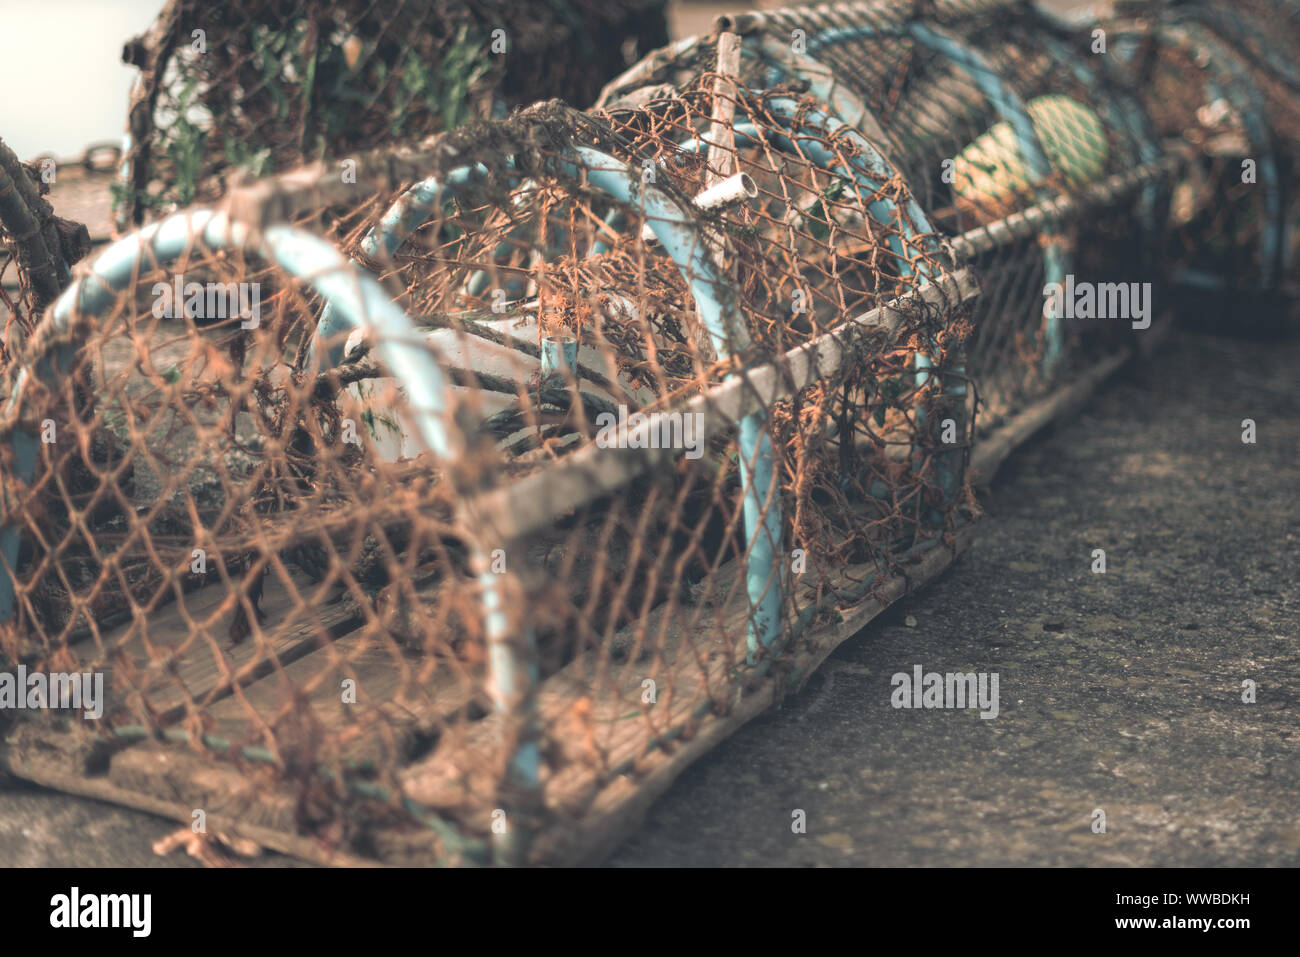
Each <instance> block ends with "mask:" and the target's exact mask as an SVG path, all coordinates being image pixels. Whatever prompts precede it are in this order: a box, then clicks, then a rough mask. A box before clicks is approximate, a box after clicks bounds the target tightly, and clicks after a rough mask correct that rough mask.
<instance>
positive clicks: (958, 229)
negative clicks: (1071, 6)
mask: <svg viewBox="0 0 1300 957" xmlns="http://www.w3.org/2000/svg"><path fill="white" fill-rule="evenodd" d="M719 26H720V27H721V28H724V29H730V30H735V31H737V32H739V33H741V34H742V38H743V46H742V60H741V69H740V73H741V76H742V78H743V79H744V81H745V82H746V83H748V84H750V85H751V86H756V87H762V86H767V87H771V86H775V85H778V84H787V85H789V84H795V85H796V87H797V88H801V89H803V90H805V91H806V95H807V96H809V97H811V98H815V99H817V100H818V101H819V102H822V103H825V104H827V109H830V110H832V111H833V112H835V114H836V115H837V116H840V117H842V118H843V117H847V118H849V121H850V122H852V123H854V124H855V125H856V126H857V127H858V128H859V129H860V130H861V131H862V132H863V134H864V136H865V137H866V138H867V139H868V140H870V141H872V142H873V143H875V144H877V145H878V147H879V149H880V151H881V152H882V154H884V155H885V156H886V157H887V158H888V160H889V162H890V163H891V165H892V166H893V168H894V169H896V170H897V171H898V173H899V176H900V178H901V180H902V181H903V182H904V183H906V184H907V186H908V188H909V189H910V190H911V191H912V193H913V194H914V195H915V197H916V199H917V202H918V204H919V206H920V207H921V209H922V210H923V211H924V213H925V216H926V218H927V221H928V222H929V223H930V224H931V226H932V228H933V229H934V230H935V231H936V232H937V233H939V234H940V235H941V236H943V237H944V238H945V239H946V240H947V241H948V242H950V243H951V246H952V248H953V249H954V251H955V252H956V253H957V255H958V256H960V257H962V258H963V259H964V260H965V261H967V262H968V263H969V264H970V266H971V267H972V268H973V271H974V272H975V273H976V274H978V275H979V276H980V279H981V286H982V295H981V296H980V297H979V298H978V300H977V301H976V302H975V303H973V307H972V314H971V326H972V331H971V334H970V339H969V342H968V343H967V347H966V352H967V365H966V371H967V372H968V373H969V374H970V375H971V376H972V377H973V378H974V380H975V382H976V384H977V387H978V391H979V399H980V405H981V413H982V414H981V416H980V428H981V429H983V430H985V431H986V432H987V431H990V430H993V429H995V428H997V427H998V425H999V424H1001V423H1004V422H1006V421H1007V420H1008V418H1009V417H1010V416H1011V415H1012V414H1014V413H1015V412H1017V411H1019V410H1021V409H1023V408H1025V407H1026V406H1027V404H1029V403H1032V402H1034V401H1036V400H1038V399H1041V398H1042V397H1044V396H1045V395H1046V394H1047V393H1048V392H1049V391H1050V390H1051V389H1052V388H1053V387H1054V385H1055V384H1056V383H1057V382H1059V381H1062V380H1063V377H1068V376H1070V375H1072V374H1074V373H1077V372H1080V371H1082V370H1084V369H1089V368H1093V367H1094V366H1095V365H1096V363H1097V362H1099V361H1102V360H1104V359H1107V358H1108V357H1111V356H1113V355H1115V354H1117V352H1120V351H1122V350H1124V349H1126V348H1127V347H1128V346H1129V345H1130V344H1131V342H1132V339H1133V336H1134V334H1135V329H1137V328H1139V327H1142V328H1145V327H1146V326H1149V324H1150V320H1151V318H1152V317H1151V315H1150V313H1151V311H1152V309H1153V308H1154V305H1153V304H1154V303H1158V301H1159V297H1160V294H1161V292H1162V291H1163V289H1164V283H1163V272H1162V270H1161V268H1160V266H1159V257H1158V255H1157V254H1158V252H1159V250H1160V247H1161V243H1162V240H1161V238H1160V237H1161V235H1162V234H1161V231H1160V230H1161V227H1162V226H1163V220H1164V216H1165V212H1164V210H1165V206H1166V205H1167V197H1168V190H1167V188H1165V187H1164V186H1163V184H1164V182H1165V180H1166V179H1167V173H1168V169H1169V165H1168V161H1167V158H1166V157H1165V155H1164V153H1163V152H1162V150H1161V148H1160V143H1159V139H1158V136H1157V132H1156V128H1155V125H1154V123H1153V122H1152V121H1151V119H1150V117H1149V116H1148V115H1147V113H1146V110H1145V107H1144V105H1143V103H1142V102H1141V101H1140V100H1139V99H1138V98H1137V97H1136V96H1135V95H1134V93H1133V92H1132V90H1131V89H1130V87H1129V86H1128V85H1127V79H1126V77H1125V75H1124V74H1123V72H1122V71H1121V70H1120V69H1119V68H1118V67H1117V66H1116V65H1115V64H1114V63H1113V62H1112V61H1111V60H1110V59H1107V58H1106V57H1104V56H1093V55H1091V54H1090V53H1089V52H1088V50H1089V47H1088V44H1089V43H1090V42H1091V37H1090V35H1089V34H1088V33H1087V32H1085V31H1082V30H1069V29H1066V28H1065V27H1062V26H1061V25H1059V24H1057V23H1055V22H1053V21H1049V20H1048V19H1046V18H1045V17H1043V16H1042V15H1040V14H1038V13H1036V12H1035V11H1034V10H1033V9H1032V8H1028V7H1026V6H1024V5H1016V4H999V3H974V2H967V3H946V4H937V5H934V6H933V8H932V9H930V10H928V11H927V13H926V14H925V15H924V16H917V15H916V14H915V12H914V11H912V10H911V9H910V8H908V7H906V6H905V5H891V4H851V5H844V4H841V5H835V6H830V5H826V6H811V7H794V8H789V9H784V10H776V11H760V12H755V13H751V14H737V15H731V16H727V17H723V18H720V19H719ZM715 59H716V42H711V41H703V40H701V41H683V42H682V43H679V44H677V45H675V46H674V47H671V48H669V49H667V50H665V51H662V52H661V53H659V54H656V55H654V56H652V57H650V58H649V59H648V60H647V61H646V62H645V64H643V65H639V66H637V67H633V68H632V69H631V70H629V71H628V73H626V74H624V76H623V77H620V78H619V79H618V80H615V81H614V82H612V83H611V84H610V85H609V86H608V87H607V88H606V91H605V93H604V94H603V96H602V100H601V103H602V104H604V105H606V106H614V105H618V104H620V103H634V102H636V101H637V100H638V99H639V98H641V97H644V96H646V95H653V94H654V92H655V91H656V90H658V89H660V88H661V87H662V86H663V84H665V83H669V84H673V85H676V86H677V87H680V86H682V85H683V84H684V83H687V82H689V77H691V76H700V75H704V74H707V72H708V71H709V70H710V69H711V68H712V67H711V63H712V62H713V61H714V60H715ZM638 86H639V87H640V91H639V92H638ZM1085 212H1086V215H1085ZM1090 287H1091V288H1093V289H1094V293H1090V294H1089V295H1095V290H1096V289H1100V290H1101V298H1102V299H1103V303H1102V308H1101V309H1096V308H1094V307H1091V306H1089V307H1088V308H1085V309H1080V310H1075V309H1074V299H1075V297H1074V296H1073V295H1071V293H1072V291H1073V290H1075V289H1076V288H1077V289H1085V288H1090ZM1134 290H1136V291H1137V297H1138V298H1137V300H1136V301H1133V299H1134V297H1132V296H1130V293H1133V292H1134ZM1067 298H1069V299H1070V302H1069V304H1066V303H1065V300H1066V299H1067ZM1093 301H1095V299H1094V300H1093ZM1107 307H1112V308H1107ZM1053 309H1055V310H1056V312H1057V313H1059V314H1054V313H1053V311H1052V310H1053ZM1076 311H1077V312H1078V313H1080V314H1079V315H1076ZM1094 318H1095V319H1096V320H1097V321H1091V320H1093V319H1094Z"/></svg>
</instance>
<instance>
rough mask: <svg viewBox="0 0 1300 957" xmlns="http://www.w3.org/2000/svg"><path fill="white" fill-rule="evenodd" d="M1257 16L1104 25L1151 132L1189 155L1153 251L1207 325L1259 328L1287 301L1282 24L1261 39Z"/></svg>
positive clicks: (1288, 151) (1222, 13)
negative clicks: (1161, 239) (1163, 235)
mask: <svg viewBox="0 0 1300 957" xmlns="http://www.w3.org/2000/svg"><path fill="white" fill-rule="evenodd" d="M1279 7H1280V5H1279ZM1263 12H1264V5H1262V4H1261V5H1255V6H1254V7H1252V8H1249V9H1247V10H1241V11H1238V10H1237V9H1235V8H1234V7H1230V6H1229V5H1224V4H1188V5H1187V6H1186V7H1185V8H1184V7H1179V8H1175V9H1172V10H1170V11H1169V13H1168V14H1166V15H1164V16H1162V17H1160V18H1158V19H1153V20H1146V19H1144V20H1133V21H1127V20H1121V21H1118V22H1117V23H1115V24H1114V25H1113V27H1112V28H1111V30H1110V36H1111V43H1112V45H1113V49H1114V51H1115V53H1116V59H1117V60H1118V62H1119V63H1120V64H1121V66H1122V67H1123V69H1124V70H1125V71H1126V73H1127V74H1128V76H1129V82H1130V83H1131V84H1132V86H1133V88H1134V89H1135V90H1136V91H1137V92H1138V93H1139V94H1140V95H1141V96H1142V97H1143V99H1144V101H1145V102H1146V104H1147V109H1148V112H1149V113H1150V115H1151V116H1152V117H1153V118H1154V119H1155V121H1156V123H1157V128H1158V131H1159V133H1160V134H1161V136H1162V137H1164V138H1166V139H1167V140H1169V141H1172V142H1177V143H1179V144H1181V145H1182V146H1183V147H1184V148H1185V149H1187V150H1188V152H1189V162H1188V165H1187V168H1186V170H1185V172H1184V175H1183V176H1182V177H1181V178H1180V179H1179V180H1178V181H1177V182H1176V183H1175V185H1174V190H1173V194H1172V197H1171V205H1170V210H1169V227H1170V228H1169V229H1168V230H1167V236H1168V240H1167V247H1166V251H1165V252H1164V256H1165V259H1166V260H1167V262H1168V264H1169V268H1170V270H1171V280H1172V282H1173V283H1174V288H1175V291H1176V292H1177V294H1178V295H1179V296H1180V297H1181V298H1182V300H1183V301H1184V302H1185V303H1186V304H1188V305H1189V306H1190V305H1191V304H1192V303H1195V304H1196V306H1195V309H1194V310H1193V309H1190V308H1189V309H1188V311H1189V312H1194V313H1195V314H1198V315H1201V316H1212V317H1214V319H1213V324H1214V325H1216V326H1221V325H1222V324H1223V323H1224V322H1227V323H1229V324H1231V325H1232V326H1233V327H1236V328H1247V329H1249V328H1263V327H1268V326H1271V325H1273V324H1274V323H1275V322H1276V321H1277V320H1278V319H1279V318H1281V316H1282V315H1283V314H1284V313H1285V312H1286V311H1287V310H1288V309H1289V308H1290V306H1289V305H1288V304H1287V302H1286V301H1284V300H1283V298H1282V297H1283V293H1282V289H1283V286H1284V285H1285V284H1286V283H1287V281H1288V280H1287V277H1288V274H1289V271H1290V270H1292V269H1293V265H1292V264H1293V263H1294V261H1295V256H1294V254H1295V250H1294V237H1293V236H1292V235H1291V233H1292V230H1291V229H1290V225H1289V224H1290V222H1291V221H1292V220H1293V218H1294V212H1295V209H1296V207H1295V195H1294V190H1293V189H1292V188H1291V185H1290V184H1291V181H1292V180H1293V179H1294V175H1293V168H1294V167H1293V164H1294V157H1295V146H1296V143H1295V138H1294V137H1295V129H1296V125H1295V120H1296V112H1295V110H1296V107H1295V102H1294V93H1292V94H1291V95H1290V96H1288V95H1287V94H1286V93H1285V92H1284V90H1286V89H1287V77H1288V76H1290V75H1293V73H1294V67H1293V66H1292V65H1290V64H1289V63H1287V62H1286V61H1287V60H1288V59H1289V53H1287V54H1285V56H1284V55H1283V53H1284V51H1286V49H1287V48H1286V47H1285V46H1283V45H1281V44H1280V43H1279V41H1280V40H1281V39H1282V37H1284V36H1286V34H1285V32H1279V33H1277V34H1275V35H1274V36H1273V37H1266V36H1265V34H1264V32H1263V31H1264V28H1263V27H1262V26H1261V23H1263V22H1267V17H1265V16H1262V14H1263ZM1277 12H1279V13H1280V10H1279V11H1277ZM1282 22H1283V23H1285V22H1286V21H1285V18H1282Z"/></svg>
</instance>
